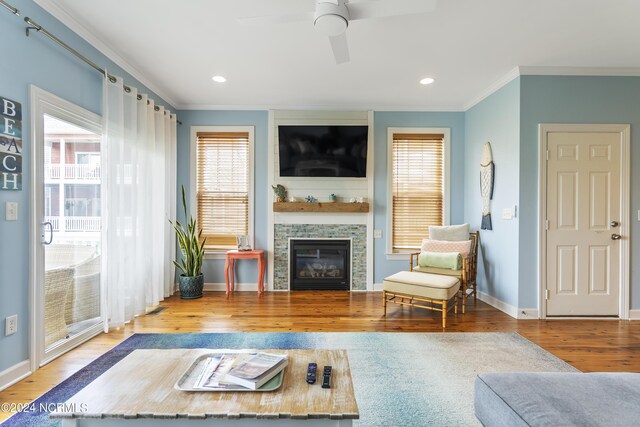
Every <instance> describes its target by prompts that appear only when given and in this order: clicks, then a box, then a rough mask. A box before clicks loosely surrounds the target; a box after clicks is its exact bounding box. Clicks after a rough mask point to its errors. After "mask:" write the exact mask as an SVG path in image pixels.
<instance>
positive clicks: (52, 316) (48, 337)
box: [44, 268, 74, 347]
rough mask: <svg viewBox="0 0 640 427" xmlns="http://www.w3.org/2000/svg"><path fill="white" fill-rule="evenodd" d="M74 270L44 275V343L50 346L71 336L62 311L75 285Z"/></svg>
mask: <svg viewBox="0 0 640 427" xmlns="http://www.w3.org/2000/svg"><path fill="white" fill-rule="evenodd" d="M73 273H74V270H73V268H57V269H53V270H48V271H45V273H44V343H45V346H47V347H48V346H50V345H52V344H54V343H56V342H58V341H60V340H62V339H65V338H67V337H68V336H69V333H68V331H67V323H66V319H65V311H64V310H61V307H64V306H65V304H66V301H67V296H68V294H69V290H70V289H71V285H72V283H73Z"/></svg>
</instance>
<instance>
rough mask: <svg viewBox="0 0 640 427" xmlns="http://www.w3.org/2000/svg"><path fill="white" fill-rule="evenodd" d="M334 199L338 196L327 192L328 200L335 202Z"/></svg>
mask: <svg viewBox="0 0 640 427" xmlns="http://www.w3.org/2000/svg"><path fill="white" fill-rule="evenodd" d="M336 200H338V196H336V195H335V194H333V193H331V194H329V202H331V203H335V202H336Z"/></svg>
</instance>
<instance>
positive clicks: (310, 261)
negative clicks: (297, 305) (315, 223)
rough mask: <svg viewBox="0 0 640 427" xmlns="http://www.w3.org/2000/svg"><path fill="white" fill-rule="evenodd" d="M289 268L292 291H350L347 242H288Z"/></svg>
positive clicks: (337, 240) (349, 256) (334, 240)
mask: <svg viewBox="0 0 640 427" xmlns="http://www.w3.org/2000/svg"><path fill="white" fill-rule="evenodd" d="M289 264H290V275H289V281H290V284H291V286H290V288H291V290H294V291H299V290H341V291H348V290H349V289H350V288H351V271H350V265H351V242H350V241H349V240H340V239H329V240H307V239H304V240H302V239H300V240H291V241H290V254H289Z"/></svg>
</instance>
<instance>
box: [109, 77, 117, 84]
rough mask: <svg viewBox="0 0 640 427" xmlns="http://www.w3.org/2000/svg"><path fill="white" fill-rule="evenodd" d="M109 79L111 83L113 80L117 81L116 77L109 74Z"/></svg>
mask: <svg viewBox="0 0 640 427" xmlns="http://www.w3.org/2000/svg"><path fill="white" fill-rule="evenodd" d="M109 81H110V82H111V83H115V82H117V81H118V79H116V78H115V77H113V76H111V75H109Z"/></svg>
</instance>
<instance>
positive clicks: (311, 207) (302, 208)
mask: <svg viewBox="0 0 640 427" xmlns="http://www.w3.org/2000/svg"><path fill="white" fill-rule="evenodd" d="M273 211H274V212H356V213H358V212H360V213H362V212H369V203H367V202H363V203H345V202H274V203H273Z"/></svg>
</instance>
